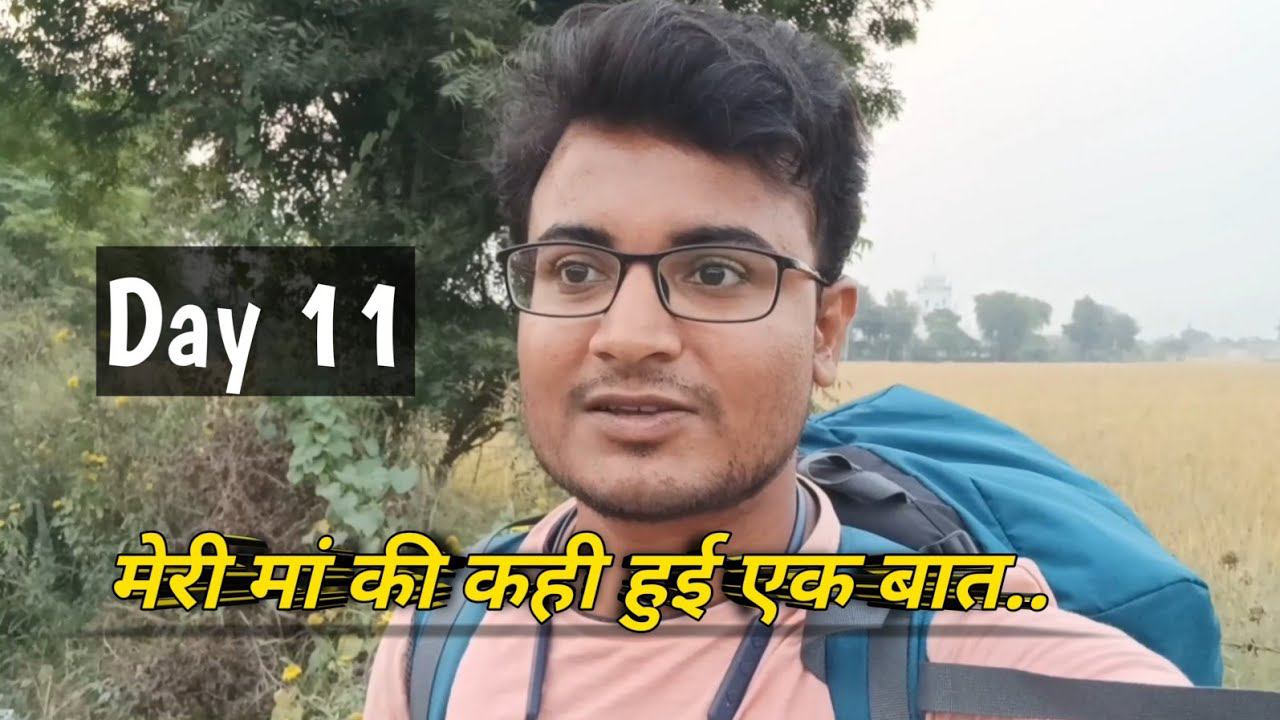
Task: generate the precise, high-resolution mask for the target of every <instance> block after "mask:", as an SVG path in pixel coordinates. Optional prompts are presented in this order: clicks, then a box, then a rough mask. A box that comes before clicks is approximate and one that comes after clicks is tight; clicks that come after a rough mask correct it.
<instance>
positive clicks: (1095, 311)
mask: <svg viewBox="0 0 1280 720" xmlns="http://www.w3.org/2000/svg"><path fill="white" fill-rule="evenodd" d="M1062 332H1063V335H1065V336H1066V337H1067V339H1068V340H1070V341H1071V343H1072V345H1073V346H1074V348H1075V350H1076V356H1077V357H1078V358H1079V359H1081V360H1089V361H1092V360H1119V359H1121V358H1123V357H1125V356H1126V355H1127V354H1129V353H1131V352H1133V350H1134V349H1135V348H1136V346H1137V338H1138V332H1139V328H1138V322H1137V321H1136V320H1134V319H1133V317H1131V316H1129V315H1126V314H1125V313H1122V312H1120V311H1118V310H1116V309H1115V308H1111V307H1108V306H1106V305H1102V304H1100V303H1098V302H1097V301H1095V300H1094V299H1093V298H1091V297H1089V296H1085V297H1083V298H1080V299H1079V300H1076V303H1075V306H1074V307H1073V308H1072V311H1071V322H1069V323H1067V324H1065V325H1063V326H1062Z"/></svg>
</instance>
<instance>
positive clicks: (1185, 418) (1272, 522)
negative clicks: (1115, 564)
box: [446, 363, 1280, 689]
mask: <svg viewBox="0 0 1280 720" xmlns="http://www.w3.org/2000/svg"><path fill="white" fill-rule="evenodd" d="M894 383H903V384H906V385H911V386H913V387H915V388H917V389H920V390H923V391H926V392H931V393H934V394H937V395H940V396H943V397H946V398H948V399H950V400H953V401H956V402H959V403H962V404H965V405H968V406H970V407H972V408H974V409H976V410H979V411H982V412H985V413H988V414H990V415H992V416H994V417H997V418H999V419H1000V420H1003V421H1004V422H1006V423H1009V424H1011V425H1013V426H1014V427H1017V428H1019V429H1021V430H1023V431H1024V432H1026V433H1028V434H1029V435H1031V436H1032V437H1034V438H1036V439H1037V440H1039V441H1040V442H1041V443H1043V444H1044V445H1045V446H1046V447H1048V448H1049V449H1050V450H1052V451H1053V452H1055V453H1057V454H1058V455H1059V456H1061V457H1063V458H1065V459H1066V460H1067V461H1069V462H1071V463H1072V464H1074V465H1076V466H1077V467H1079V468H1080V469H1081V470H1083V471H1084V472H1086V473H1089V474H1090V475H1092V476H1094V477H1096V478H1098V479H1099V480H1100V481H1102V482H1104V483H1105V484H1107V485H1108V486H1110V487H1111V488H1113V489H1114V490H1115V491H1116V492H1117V493H1118V494H1119V495H1120V496H1121V497H1123V498H1124V499H1125V500H1126V501H1128V502H1129V503H1130V504H1131V505H1132V506H1133V507H1134V508H1135V509H1136V510H1137V512H1138V514H1139V515H1140V516H1141V517H1142V518H1143V520H1144V521H1145V522H1146V523H1147V525H1148V527H1149V528H1150V529H1151V531H1152V532H1153V533H1154V534H1155V535H1156V537H1157V538H1159V539H1160V540H1161V541H1162V542H1163V543H1165V545H1166V546H1167V547H1168V548H1169V549H1170V550H1171V551H1172V552H1173V553H1174V554H1175V555H1176V556H1177V557H1179V558H1180V559H1181V560H1182V561H1184V562H1186V563H1187V564H1188V565H1190V566H1191V567H1192V568H1193V569H1195V570H1196V571H1197V572H1198V573H1200V574H1201V576H1202V577H1204V578H1205V579H1206V580H1207V581H1208V583H1209V587H1210V588H1211V590H1212V591H1213V594H1214V602H1215V603H1216V605H1217V607H1218V611H1219V613H1220V615H1221V618H1222V624H1223V634H1224V636H1225V637H1224V640H1225V643H1226V647H1225V649H1224V653H1225V657H1226V665H1227V677H1226V684H1227V685H1229V686H1234V687H1247V688H1259V689H1275V688H1280V597H1278V596H1280V492H1277V490H1280V364H1243V363H1241V364H1228V363H1221V364H1198V363H1178V364H1132V365H1128V364H1126V365H1089V364H1054V365H1036V364H1010V365H1001V364H955V365H951V364H910V363H851V364H848V365H846V366H845V367H844V368H843V369H842V373H841V379H840V382H839V383H838V384H837V386H836V387H834V388H832V389H831V391H830V392H829V393H825V394H822V395H821V396H820V397H819V398H818V401H819V403H820V404H822V405H824V406H830V405H831V404H833V403H834V402H839V401H844V400H849V399H852V398H854V397H859V396H862V395H865V394H868V393H871V392H875V391H877V390H880V389H882V388H884V387H886V386H888V385H891V384H894ZM513 477H515V478H518V479H517V480H515V481H514V482H513V481H512V480H510V478H513ZM449 490H450V494H451V495H452V494H454V493H456V494H457V496H459V497H466V498H467V500H468V504H469V505H471V507H472V508H477V507H488V508H492V509H493V510H495V511H498V512H499V513H500V514H508V513H516V514H518V513H519V512H521V511H524V512H528V511H529V510H534V511H543V510H545V509H547V507H548V506H549V504H550V503H551V502H554V501H555V500H556V499H558V496H556V495H555V494H554V493H549V492H548V491H547V486H546V485H545V483H544V481H543V480H541V478H540V476H539V473H538V472H537V469H536V464H535V463H533V461H532V459H531V458H530V456H529V454H528V452H527V450H526V449H524V448H523V447H521V444H520V443H519V441H518V440H517V439H516V438H515V437H514V436H510V435H508V436H503V437H500V438H498V439H496V440H495V441H493V442H492V443H491V444H490V445H489V446H487V447H486V448H484V449H483V452H482V453H480V454H476V455H473V456H472V457H469V458H466V459H465V460H464V461H463V462H462V463H460V465H459V467H458V471H457V473H456V474H455V475H454V480H453V483H452V485H451V487H450V489H449ZM446 502H447V504H449V505H452V504H453V503H452V502H448V501H446ZM1170 631H1171V632H1176V631H1177V629H1176V628H1171V629H1170Z"/></svg>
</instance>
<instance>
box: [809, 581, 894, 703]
mask: <svg viewBox="0 0 1280 720" xmlns="http://www.w3.org/2000/svg"><path fill="white" fill-rule="evenodd" d="M888 616H889V609H888V608H878V607H871V606H870V605H867V604H866V603H863V602H858V601H853V602H850V603H849V604H847V605H844V606H840V605H831V606H829V607H828V608H827V609H826V610H823V611H821V612H806V613H805V614H804V639H803V641H802V642H801V645H800V660H801V662H802V663H804V667H805V669H806V670H808V671H809V672H811V673H813V675H814V677H816V678H818V679H819V680H821V681H822V682H824V683H825V682H826V681H827V636H828V635H831V634H833V633H840V632H848V631H850V630H871V629H874V628H878V627H880V626H882V625H884V623H885V621H886V619H887V618H888Z"/></svg>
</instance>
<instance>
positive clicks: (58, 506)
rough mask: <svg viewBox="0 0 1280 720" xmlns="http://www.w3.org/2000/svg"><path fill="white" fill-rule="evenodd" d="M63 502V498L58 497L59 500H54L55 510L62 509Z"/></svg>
mask: <svg viewBox="0 0 1280 720" xmlns="http://www.w3.org/2000/svg"><path fill="white" fill-rule="evenodd" d="M62 504H63V503H62V498H58V499H57V500H54V501H53V509H54V510H61V509H62Z"/></svg>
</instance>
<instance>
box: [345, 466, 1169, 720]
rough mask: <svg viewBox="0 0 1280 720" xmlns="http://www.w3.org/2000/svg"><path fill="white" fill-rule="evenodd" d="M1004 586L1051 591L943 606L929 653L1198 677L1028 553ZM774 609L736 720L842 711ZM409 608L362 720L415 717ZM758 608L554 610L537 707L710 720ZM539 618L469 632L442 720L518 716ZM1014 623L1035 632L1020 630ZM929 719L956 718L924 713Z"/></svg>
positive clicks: (785, 615)
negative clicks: (1012, 602) (1030, 599)
mask: <svg viewBox="0 0 1280 720" xmlns="http://www.w3.org/2000/svg"><path fill="white" fill-rule="evenodd" d="M802 482H804V481H802ZM806 485H807V482H806ZM811 494H812V495H814V496H815V497H816V498H817V499H818V504H819V509H818V516H817V519H816V522H815V525H814V528H813V531H812V532H811V533H810V535H809V538H808V540H807V541H806V542H805V544H804V547H803V548H802V549H801V552H805V553H832V552H836V551H837V549H838V547H839V537H840V527H839V524H838V521H837V519H836V517H835V511H834V509H833V507H832V506H831V503H830V500H829V499H828V498H827V497H826V495H825V494H824V493H822V492H812V493H811ZM572 502H573V501H568V502H566V503H564V504H563V505H561V506H560V507H558V508H557V509H556V510H554V511H553V512H551V513H550V514H548V515H547V517H545V518H543V520H542V521H541V522H539V523H538V524H537V525H535V526H534V528H533V529H532V530H531V531H530V533H529V535H528V537H527V538H526V539H525V541H524V544H523V545H522V550H526V551H527V550H529V549H530V548H539V547H541V543H542V542H543V540H544V539H545V537H546V535H547V533H548V532H549V529H550V528H551V526H552V525H553V524H554V523H555V522H556V520H558V519H559V518H560V517H561V516H562V515H563V514H564V513H565V512H567V511H568V510H569V508H570V507H571V506H572ZM1004 590H1005V591H1007V592H1019V593H1027V592H1041V593H1045V594H1047V595H1048V596H1049V597H1050V604H1049V607H1048V608H1046V609H1045V610H1043V611H1041V612H1032V611H1028V610H1022V611H1018V612H1012V611H1008V610H995V611H990V612H984V611H975V612H955V611H942V612H938V613H936V614H935V617H934V620H933V622H932V623H931V632H930V634H929V636H928V641H927V644H926V653H927V655H928V657H929V659H930V660H932V661H934V662H950V663H963V664H969V665H984V666H989V667H1005V668H1015V669H1020V670H1026V671H1030V672H1035V673H1041V674H1046V675H1057V676H1062V677H1072V678H1081V679H1094V680H1113V681H1127V682H1140V683H1151V684H1164V685H1189V684H1190V682H1189V681H1188V680H1187V678H1186V677H1185V676H1184V675H1183V674H1182V673H1181V672H1179V671H1178V669H1177V668H1176V667H1175V666H1174V665H1173V664H1172V663H1170V662H1169V661H1168V660H1166V659H1164V658H1163V657H1161V656H1159V655H1157V654H1156V653H1153V652H1151V651H1150V650H1147V649H1146V648H1144V647H1143V646H1142V645H1140V644H1139V643H1138V642H1136V641H1135V640H1133V639H1132V638H1130V637H1129V636H1128V635H1125V634H1124V633H1122V632H1121V631H1119V630H1116V629H1114V628H1112V627H1109V626H1106V625H1102V624H1100V623H1097V622H1094V621H1092V620H1089V619H1088V618H1085V617H1083V616H1080V615H1076V614H1074V613H1070V612H1067V611H1065V610H1061V609H1059V608H1058V607H1057V606H1056V604H1055V603H1054V602H1053V600H1052V597H1053V596H1052V593H1051V592H1050V591H1049V586H1048V583H1047V582H1046V581H1045V579H1044V577H1043V575H1042V574H1041V573H1040V571H1039V570H1038V569H1037V568H1036V567H1035V565H1034V563H1032V562H1031V561H1030V560H1027V559H1025V558H1020V559H1019V561H1018V564H1017V566H1016V567H1015V568H1012V569H1010V571H1009V572H1008V573H1007V574H1006V577H1005V583H1004ZM778 611H779V612H778V619H777V621H776V622H775V623H774V632H773V638H772V640H771V641H770V644H769V646H768V647H767V648H766V650H765V654H764V656H763V658H762V659H761V662H760V666H759V669H758V670H757V672H756V674H755V675H754V677H753V679H752V682H751V685H750V686H749V687H748V689H747V694H746V696H745V697H744V698H743V702H742V706H741V709H740V710H739V713H738V715H737V718H738V719H739V720H748V719H756V718H767V719H769V720H773V719H774V718H782V717H797V718H801V717H802V718H813V719H814V720H825V719H827V718H832V719H834V715H833V710H832V707H831V695H830V691H829V690H828V688H827V687H826V685H825V684H824V683H823V682H822V681H821V680H819V679H818V678H817V677H815V676H813V675H812V674H811V673H809V672H808V671H807V670H805V669H804V665H803V664H802V663H801V660H800V640H801V637H802V634H803V630H804V612H805V611H804V610H800V609H796V608H791V607H788V606H785V605H780V606H779V608H778ZM411 616H412V611H411V610H409V609H401V610H397V611H396V612H395V613H394V614H393V617H392V620H391V625H394V626H397V631H396V632H389V633H386V634H385V635H384V637H383V640H382V642H381V643H380V644H379V646H378V650H377V653H376V654H375V657H374V660H373V663H372V666H371V668H370V675H369V687H368V695H367V698H366V701H365V711H364V717H365V719H366V720H409V707H408V692H407V688H406V685H405V668H406V665H405V663H406V655H407V650H408V645H409V638H408V633H407V632H406V631H405V628H407V626H408V625H409V621H410V618H411ZM753 617H754V613H753V612H752V611H749V610H748V609H747V608H744V607H742V606H740V605H738V604H737V603H734V602H728V601H725V602H718V603H716V604H714V605H710V606H708V607H707V609H706V614H705V615H704V617H703V618H702V619H701V620H698V621H694V620H693V619H692V618H689V617H686V616H683V615H677V616H674V617H669V618H667V617H664V618H663V620H662V622H661V624H660V625H659V626H658V627H657V628H655V629H654V630H653V631H652V632H648V633H644V634H637V633H632V632H630V631H628V630H626V629H625V628H623V627H622V626H620V625H618V624H617V623H616V622H612V621H605V620H601V619H598V618H592V617H589V616H587V615H585V614H583V613H581V612H579V611H577V610H573V609H570V610H566V611H564V612H562V613H558V614H557V615H555V617H554V618H552V620H551V621H550V622H551V623H552V624H553V628H554V630H553V640H552V642H551V645H550V654H549V658H548V663H547V666H546V667H547V671H546V679H545V682H544V685H543V698H542V714H541V717H542V718H548V719H550V718H556V719H559V718H573V719H576V718H582V719H584V720H585V719H587V718H592V719H594V718H601V717H609V718H622V719H626V718H635V719H636V720H641V719H644V720H647V719H648V718H653V717H666V718H691V719H697V720H704V719H705V718H706V716H707V709H708V708H709V707H710V705H711V702H712V700H713V698H714V696H715V693H716V691H717V689H718V688H719V685H720V682H721V680H722V679H723V677H724V672H725V670H726V669H727V668H728V667H729V665H730V664H731V661H732V658H733V655H734V653H735V652H736V651H737V648H738V643H739V641H740V640H741V638H742V634H743V632H744V631H745V629H746V627H747V625H748V624H749V623H750V622H753ZM536 625H537V621H536V620H534V618H533V615H532V614H531V613H530V612H529V610H528V608H527V607H520V608H510V607H508V608H504V609H503V610H499V611H490V612H486V613H485V616H484V619H483V620H482V621H481V629H482V631H483V632H484V633H485V634H484V635H477V636H475V637H473V638H472V640H471V643H470V644H469V645H468V647H467V651H466V653H465V654H464V655H463V658H462V664H461V666H460V667H459V668H458V674H457V677H456V678H455V680H454V684H453V690H452V693H451V694H450V699H449V709H448V720H469V719H470V718H519V717H523V716H524V712H525V703H526V701H527V697H528V692H529V679H530V674H531V663H532V658H533V649H534V627H535V626H536ZM1018 628H1024V629H1027V630H1029V632H1026V633H1024V634H1019V633H1018V632H1016V630H1017V629H1018ZM934 629H936V630H934ZM952 629H955V630H956V631H954V632H952V631H950V630H952ZM495 630H496V632H495ZM664 630H666V631H667V632H664ZM1011 630H1012V631H1013V632H1011ZM966 717H967V716H966ZM927 718H928V719H929V720H952V719H954V720H960V718H961V716H958V715H946V714H935V713H929V714H927ZM413 720H422V719H421V718H414V719H413ZM992 720H995V719H994V718H993V719H992Z"/></svg>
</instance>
